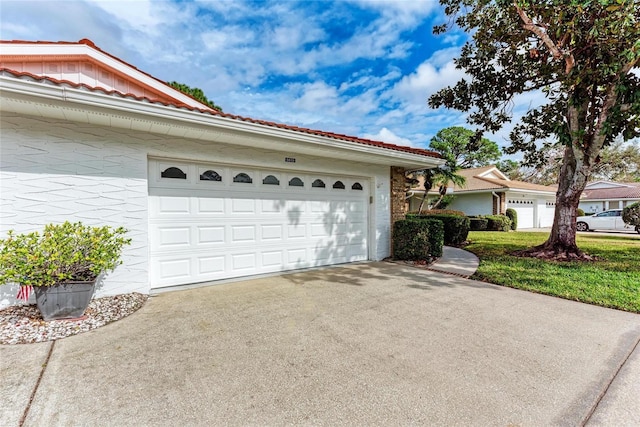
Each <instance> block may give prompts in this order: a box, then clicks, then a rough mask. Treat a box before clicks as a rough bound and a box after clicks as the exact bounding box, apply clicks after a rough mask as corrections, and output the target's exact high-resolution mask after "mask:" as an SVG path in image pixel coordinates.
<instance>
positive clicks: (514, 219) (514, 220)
mask: <svg viewBox="0 0 640 427" xmlns="http://www.w3.org/2000/svg"><path fill="white" fill-rule="evenodd" d="M505 213H506V215H507V218H509V219H510V220H511V229H512V230H513V231H515V230H516V229H517V228H518V212H516V210H515V209H513V208H508V209H507V211H506V212H505Z"/></svg>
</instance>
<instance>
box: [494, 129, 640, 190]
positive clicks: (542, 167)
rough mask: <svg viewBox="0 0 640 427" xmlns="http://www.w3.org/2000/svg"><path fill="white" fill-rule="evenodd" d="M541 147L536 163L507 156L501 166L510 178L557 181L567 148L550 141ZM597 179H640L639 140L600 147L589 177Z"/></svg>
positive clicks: (629, 180) (538, 181) (626, 180)
mask: <svg viewBox="0 0 640 427" xmlns="http://www.w3.org/2000/svg"><path fill="white" fill-rule="evenodd" d="M539 150H540V154H541V156H540V159H539V160H538V162H537V164H536V166H535V167H532V166H526V165H525V164H523V163H520V162H516V161H513V160H505V161H503V162H498V169H500V170H501V171H502V172H504V173H505V175H507V176H508V177H509V178H510V179H518V180H521V181H526V182H530V183H533V184H541V185H551V184H557V183H558V180H559V176H560V168H561V166H562V158H563V152H564V148H563V147H562V146H560V145H557V144H556V145H552V144H547V145H546V146H544V147H542V148H540V149H539ZM597 180H606V181H617V182H633V181H638V182H640V142H639V141H638V140H635V141H631V142H630V143H624V142H623V141H622V140H621V139H618V140H616V141H615V142H614V143H612V144H611V145H609V146H608V147H604V148H603V149H602V151H600V156H599V157H598V159H597V162H596V164H595V165H594V168H593V172H592V174H591V178H590V181H597Z"/></svg>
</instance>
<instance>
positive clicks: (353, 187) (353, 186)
mask: <svg viewBox="0 0 640 427" xmlns="http://www.w3.org/2000/svg"><path fill="white" fill-rule="evenodd" d="M351 189H352V190H360V191H361V190H362V185H360V183H359V182H356V183H355V184H353V185H352V186H351Z"/></svg>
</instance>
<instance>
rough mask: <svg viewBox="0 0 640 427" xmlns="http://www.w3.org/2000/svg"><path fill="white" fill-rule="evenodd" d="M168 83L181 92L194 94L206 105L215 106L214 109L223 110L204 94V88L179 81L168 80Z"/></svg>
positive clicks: (193, 95) (194, 96)
mask: <svg viewBox="0 0 640 427" xmlns="http://www.w3.org/2000/svg"><path fill="white" fill-rule="evenodd" d="M167 84H168V85H169V86H171V87H172V88H174V89H177V90H179V91H180V92H182V93H184V94H187V95H189V96H192V97H193V98H195V99H196V100H198V101H200V102H202V103H203V104H205V105H208V106H209V107H211V108H213V109H214V110H218V111H220V112H222V107H220V106H218V105H216V104H215V103H214V102H213V101H211V100H209V98H207V96H206V95H205V94H204V92H203V91H202V89H200V88H197V87H190V86H187V85H186V84H184V83H178V82H167Z"/></svg>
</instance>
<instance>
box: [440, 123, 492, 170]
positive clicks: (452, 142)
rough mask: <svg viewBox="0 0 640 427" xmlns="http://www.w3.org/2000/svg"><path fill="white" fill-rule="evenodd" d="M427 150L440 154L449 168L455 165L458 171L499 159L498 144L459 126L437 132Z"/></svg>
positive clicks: (488, 163)
mask: <svg viewBox="0 0 640 427" xmlns="http://www.w3.org/2000/svg"><path fill="white" fill-rule="evenodd" d="M429 148H431V149H432V150H433V151H437V152H438V153H440V154H441V155H442V157H443V158H444V159H446V160H447V164H448V165H449V166H450V167H451V166H452V165H455V166H456V167H457V168H458V169H467V168H477V167H480V166H487V165H490V164H493V163H494V162H496V161H498V160H499V159H500V148H499V147H498V144H496V143H495V142H493V141H490V140H489V139H487V138H482V137H481V135H480V134H477V133H476V132H474V131H472V130H470V129H466V128H463V127H461V126H453V127H448V128H445V129H442V130H440V131H438V133H437V134H436V136H434V137H433V138H431V141H430V142H429Z"/></svg>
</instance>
